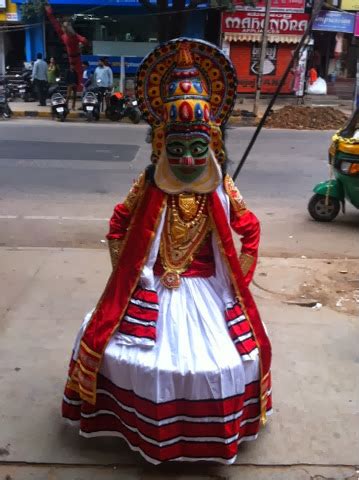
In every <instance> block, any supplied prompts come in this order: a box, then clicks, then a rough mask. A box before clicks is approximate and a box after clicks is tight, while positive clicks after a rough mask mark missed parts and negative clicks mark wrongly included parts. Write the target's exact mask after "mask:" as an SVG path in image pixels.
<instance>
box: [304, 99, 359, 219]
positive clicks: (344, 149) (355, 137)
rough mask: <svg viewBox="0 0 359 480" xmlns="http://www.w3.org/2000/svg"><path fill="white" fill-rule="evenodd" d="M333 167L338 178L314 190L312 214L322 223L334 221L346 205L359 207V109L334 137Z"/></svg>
mask: <svg viewBox="0 0 359 480" xmlns="http://www.w3.org/2000/svg"><path fill="white" fill-rule="evenodd" d="M329 165H330V168H331V169H332V171H333V174H334V177H335V178H333V179H331V180H327V181H326V182H321V183H319V184H318V185H316V186H315V187H314V190H313V191H314V195H313V196H312V198H311V199H310V201H309V204H308V211H309V213H310V215H311V216H312V218H313V219H314V220H316V221H318V222H331V221H332V220H334V219H335V218H336V216H337V215H338V214H339V212H340V208H341V207H342V211H343V213H345V202H346V201H347V202H349V203H351V204H352V205H353V206H354V207H356V208H359V108H357V110H356V111H355V112H354V114H353V115H352V117H351V118H350V119H349V121H348V122H347V124H346V125H345V126H344V128H342V129H341V130H339V131H338V132H337V133H336V134H335V135H334V136H333V138H332V143H331V145H330V148H329Z"/></svg>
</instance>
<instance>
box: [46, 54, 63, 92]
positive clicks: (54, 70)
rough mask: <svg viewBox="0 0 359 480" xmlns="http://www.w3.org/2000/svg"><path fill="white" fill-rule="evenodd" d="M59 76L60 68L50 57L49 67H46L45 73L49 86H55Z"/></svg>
mask: <svg viewBox="0 0 359 480" xmlns="http://www.w3.org/2000/svg"><path fill="white" fill-rule="evenodd" d="M59 76H60V68H59V66H58V65H57V63H56V60H55V59H54V57H51V58H50V63H49V67H48V72H47V77H48V82H49V84H50V86H51V85H55V83H56V79H57V78H58V77H59Z"/></svg>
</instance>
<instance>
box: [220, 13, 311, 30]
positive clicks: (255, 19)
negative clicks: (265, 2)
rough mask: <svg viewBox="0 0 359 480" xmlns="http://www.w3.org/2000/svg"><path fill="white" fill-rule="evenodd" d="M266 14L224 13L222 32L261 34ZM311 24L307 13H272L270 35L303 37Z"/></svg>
mask: <svg viewBox="0 0 359 480" xmlns="http://www.w3.org/2000/svg"><path fill="white" fill-rule="evenodd" d="M264 15H265V14H264V12H263V13H262V12H253V11H252V12H244V11H238V12H234V13H224V14H223V15H222V32H224V33H261V32H262V31H263V26H264ZM308 22H309V15H308V14H307V13H271V14H270V17H269V28H268V33H272V34H282V35H302V34H303V33H304V32H305V29H306V28H307V25H308Z"/></svg>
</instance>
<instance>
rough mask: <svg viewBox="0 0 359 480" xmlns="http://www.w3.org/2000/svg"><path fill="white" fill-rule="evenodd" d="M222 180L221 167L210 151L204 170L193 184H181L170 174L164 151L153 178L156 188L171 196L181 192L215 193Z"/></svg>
mask: <svg viewBox="0 0 359 480" xmlns="http://www.w3.org/2000/svg"><path fill="white" fill-rule="evenodd" d="M222 178H223V176H222V170H221V167H220V165H219V163H218V161H217V159H216V157H215V155H214V152H213V151H212V150H211V149H210V150H209V159H208V163H207V165H206V168H205V169H204V171H203V172H202V174H201V175H200V176H199V177H198V178H196V180H194V181H193V182H188V183H187V182H182V181H181V180H179V179H178V178H177V177H176V176H175V175H174V174H173V173H172V171H171V168H170V165H169V163H168V159H167V155H166V151H165V150H163V151H162V154H161V156H160V158H159V160H158V162H157V164H156V170H155V176H154V179H155V183H156V185H157V187H158V188H160V189H161V190H162V191H163V192H166V193H171V194H177V193H182V192H189V193H210V192H213V191H215V190H216V188H217V187H218V186H219V185H220V184H221V182H222Z"/></svg>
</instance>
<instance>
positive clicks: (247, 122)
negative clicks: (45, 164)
mask: <svg viewBox="0 0 359 480" xmlns="http://www.w3.org/2000/svg"><path fill="white" fill-rule="evenodd" d="M13 116H14V117H18V118H43V119H52V115H51V112H39V111H37V110H20V111H15V112H13ZM67 119H72V120H83V119H85V115H84V113H83V112H70V113H69V114H68V115H67ZM100 120H107V118H106V117H105V116H104V115H103V114H102V115H101V119H100ZM258 120H259V117H257V118H255V117H248V118H244V117H238V116H233V117H230V118H229V121H228V125H230V126H237V127H254V126H256V125H257V122H258ZM108 121H109V120H108ZM109 122H110V121H109ZM110 123H121V122H110ZM122 123H131V122H127V121H126V120H122ZM140 123H141V124H143V123H144V122H143V121H141V122H140Z"/></svg>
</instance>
